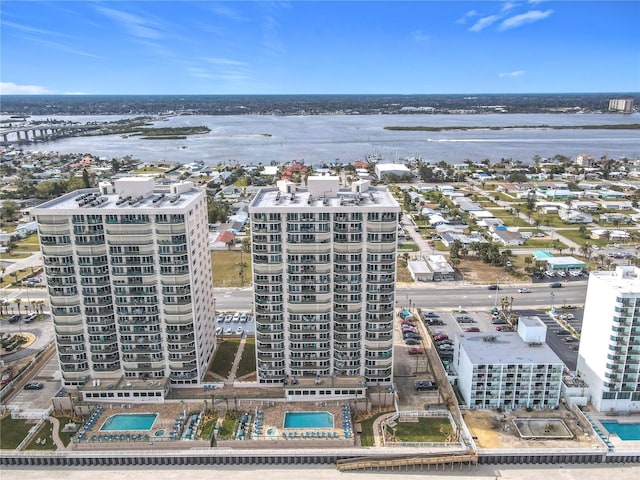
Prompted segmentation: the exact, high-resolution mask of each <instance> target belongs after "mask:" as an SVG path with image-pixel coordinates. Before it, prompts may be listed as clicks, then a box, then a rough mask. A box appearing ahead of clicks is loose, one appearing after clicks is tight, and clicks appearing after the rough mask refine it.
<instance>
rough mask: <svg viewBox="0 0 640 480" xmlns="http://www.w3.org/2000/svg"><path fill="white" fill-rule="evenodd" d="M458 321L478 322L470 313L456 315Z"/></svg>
mask: <svg viewBox="0 0 640 480" xmlns="http://www.w3.org/2000/svg"><path fill="white" fill-rule="evenodd" d="M456 321H457V322H458V323H476V321H475V320H474V319H473V318H471V317H470V316H469V315H458V316H457V317H456Z"/></svg>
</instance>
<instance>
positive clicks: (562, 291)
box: [0, 279, 587, 313]
mask: <svg viewBox="0 0 640 480" xmlns="http://www.w3.org/2000/svg"><path fill="white" fill-rule="evenodd" d="M523 286H525V284H518V285H501V286H500V290H487V287H486V286H481V285H470V284H465V283H461V282H451V283H448V282H442V283H420V284H413V285H411V286H410V287H400V288H398V289H397V290H396V301H397V302H398V306H399V307H400V306H403V307H404V306H409V302H411V306H415V307H422V308H426V309H433V310H448V309H452V308H458V307H460V306H461V307H462V308H465V309H471V310H481V309H487V310H488V309H491V308H492V307H493V306H495V305H498V306H500V299H502V298H504V297H508V298H511V297H513V308H514V309H517V308H547V309H548V308H550V307H551V306H552V305H553V306H556V307H561V306H563V305H583V304H584V299H585V294H586V291H587V281H586V279H584V280H577V281H576V280H572V281H571V282H568V283H566V284H563V286H562V288H549V283H548V282H544V283H534V284H527V285H526V287H527V288H530V289H531V293H518V288H520V287H523ZM551 294H553V297H552V296H551ZM16 297H20V298H21V299H22V300H23V302H26V301H33V300H47V294H46V291H45V290H44V289H43V288H28V289H27V288H22V289H4V291H3V294H2V295H0V298H2V299H5V300H9V301H11V300H13V299H14V298H16ZM214 298H215V305H216V310H217V311H225V310H232V311H236V310H238V311H248V310H251V305H252V300H253V288H252V287H247V288H241V289H233V288H216V289H214ZM23 305H24V303H23ZM16 313H17V312H16Z"/></svg>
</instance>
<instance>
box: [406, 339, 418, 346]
mask: <svg viewBox="0 0 640 480" xmlns="http://www.w3.org/2000/svg"><path fill="white" fill-rule="evenodd" d="M418 343H419V342H418V340H416V339H415V338H405V339H404V344H405V345H418Z"/></svg>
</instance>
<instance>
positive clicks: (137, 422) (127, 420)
mask: <svg viewBox="0 0 640 480" xmlns="http://www.w3.org/2000/svg"><path fill="white" fill-rule="evenodd" d="M156 418H158V414H157V413H117V414H115V415H111V416H110V417H109V418H107V420H106V421H105V422H104V423H103V424H102V427H100V430H101V431H105V432H109V431H114V430H151V427H153V424H154V423H155V421H156Z"/></svg>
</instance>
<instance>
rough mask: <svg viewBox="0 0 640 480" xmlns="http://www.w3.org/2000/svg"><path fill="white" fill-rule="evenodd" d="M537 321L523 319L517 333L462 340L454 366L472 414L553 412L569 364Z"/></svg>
mask: <svg viewBox="0 0 640 480" xmlns="http://www.w3.org/2000/svg"><path fill="white" fill-rule="evenodd" d="M545 336H546V326H545V324H544V323H543V322H542V321H541V320H540V318H538V317H520V318H519V320H518V332H517V333H514V332H501V333H497V334H487V333H483V332H473V333H464V334H461V335H457V336H456V339H455V345H454V357H453V365H454V366H455V369H456V371H457V378H458V389H459V391H460V394H461V395H462V398H463V399H464V403H465V404H466V405H467V406H468V407H470V408H505V407H506V408H512V409H515V408H554V407H556V406H558V404H559V401H560V387H561V383H562V372H563V370H564V364H563V363H562V360H560V358H559V357H558V356H557V355H556V354H555V353H554V352H553V350H551V348H550V347H549V346H548V345H547V344H546V343H544V339H545Z"/></svg>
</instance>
